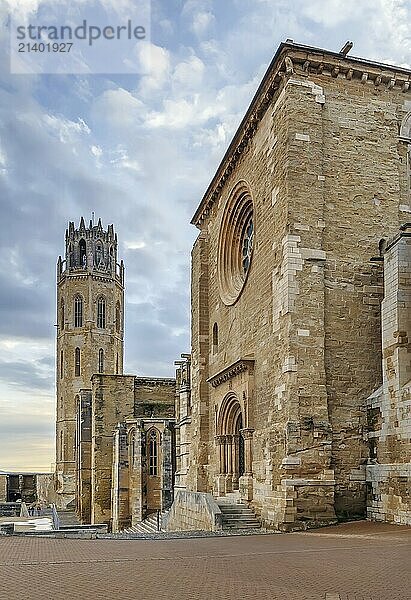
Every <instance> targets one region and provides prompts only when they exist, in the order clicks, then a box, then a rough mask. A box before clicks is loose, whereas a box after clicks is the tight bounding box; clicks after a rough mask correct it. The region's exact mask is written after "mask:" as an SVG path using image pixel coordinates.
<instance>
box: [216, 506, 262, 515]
mask: <svg viewBox="0 0 411 600" xmlns="http://www.w3.org/2000/svg"><path fill="white" fill-rule="evenodd" d="M219 507H220V510H221V512H222V513H224V514H252V515H253V514H254V513H253V511H252V510H251V508H248V506H241V504H236V505H231V504H230V505H228V504H227V505H225V506H224V505H222V504H220V505H219Z"/></svg>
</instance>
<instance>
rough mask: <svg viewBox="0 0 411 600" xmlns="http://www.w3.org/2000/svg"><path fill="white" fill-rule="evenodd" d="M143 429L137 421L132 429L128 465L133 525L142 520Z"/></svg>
mask: <svg viewBox="0 0 411 600" xmlns="http://www.w3.org/2000/svg"><path fill="white" fill-rule="evenodd" d="M144 438H145V431H144V427H143V424H142V423H141V422H140V423H137V424H136V428H135V431H134V461H133V462H132V464H131V465H130V512H131V524H132V525H135V524H136V523H140V522H141V521H142V520H143V517H144V515H143V508H144V499H143V456H142V445H143V443H144Z"/></svg>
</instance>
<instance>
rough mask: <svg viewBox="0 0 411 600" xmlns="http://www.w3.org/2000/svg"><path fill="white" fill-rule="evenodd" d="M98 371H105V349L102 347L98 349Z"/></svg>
mask: <svg viewBox="0 0 411 600" xmlns="http://www.w3.org/2000/svg"><path fill="white" fill-rule="evenodd" d="M98 372H99V373H104V350H103V348H100V350H99V351H98Z"/></svg>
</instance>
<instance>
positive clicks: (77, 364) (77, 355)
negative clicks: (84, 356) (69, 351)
mask: <svg viewBox="0 0 411 600" xmlns="http://www.w3.org/2000/svg"><path fill="white" fill-rule="evenodd" d="M80 374H81V352H80V348H76V349H75V350H74V376H75V377H80Z"/></svg>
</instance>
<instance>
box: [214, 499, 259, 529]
mask: <svg viewBox="0 0 411 600" xmlns="http://www.w3.org/2000/svg"><path fill="white" fill-rule="evenodd" d="M216 502H217V504H218V506H219V508H220V510H221V513H222V525H223V530H224V531H233V530H247V529H260V527H261V523H260V521H259V520H258V519H257V517H256V516H255V514H254V512H253V510H252V509H251V508H250V507H249V506H248V505H247V504H246V503H244V502H242V501H241V499H240V494H239V492H231V493H230V494H227V495H226V496H223V497H220V498H216Z"/></svg>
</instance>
